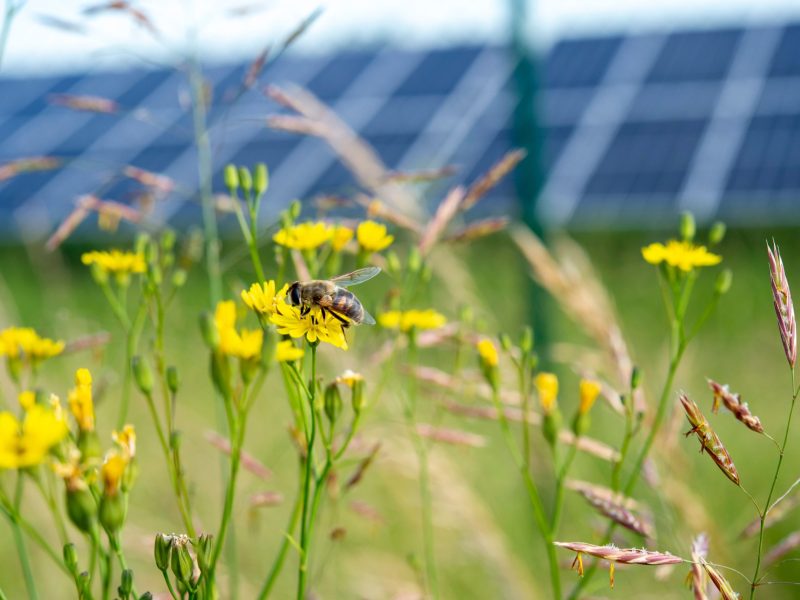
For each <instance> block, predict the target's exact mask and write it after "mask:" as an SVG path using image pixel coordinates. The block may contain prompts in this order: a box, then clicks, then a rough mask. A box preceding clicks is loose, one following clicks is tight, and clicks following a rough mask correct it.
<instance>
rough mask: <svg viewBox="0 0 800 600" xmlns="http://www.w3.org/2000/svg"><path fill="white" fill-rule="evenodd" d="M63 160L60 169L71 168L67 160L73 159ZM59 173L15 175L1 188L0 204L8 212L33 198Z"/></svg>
mask: <svg viewBox="0 0 800 600" xmlns="http://www.w3.org/2000/svg"><path fill="white" fill-rule="evenodd" d="M64 158H65V162H66V164H65V165H64V166H63V167H62V168H63V169H66V168H71V166H70V165H69V160H70V159H71V158H73V157H64ZM59 171H60V170H58V169H57V170H53V171H34V172H30V173H22V174H20V175H17V176H16V177H14V178H13V179H11V180H9V181H8V182H7V183H6V185H5V187H3V188H2V197H3V201H2V203H1V204H4V205H5V208H8V209H9V210H13V209H15V208H16V207H18V206H21V205H22V204H24V203H25V202H26V201H28V200H30V199H31V198H32V197H34V196H35V195H36V194H37V193H38V192H39V190H41V189H42V188H43V187H44V186H45V185H46V184H47V183H48V182H49V181H51V179H52V178H53V177H55V176H56V175H58V173H59Z"/></svg>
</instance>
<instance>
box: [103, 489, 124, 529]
mask: <svg viewBox="0 0 800 600" xmlns="http://www.w3.org/2000/svg"><path fill="white" fill-rule="evenodd" d="M97 514H98V516H99V518H100V525H102V526H103V529H105V530H106V532H108V533H109V534H111V535H114V534H115V533H117V532H118V531H119V530H120V529H122V526H123V525H124V524H125V518H126V517H127V516H128V494H123V493H118V494H103V496H102V498H100V508H99V510H98V513H97Z"/></svg>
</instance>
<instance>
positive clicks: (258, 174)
mask: <svg viewBox="0 0 800 600" xmlns="http://www.w3.org/2000/svg"><path fill="white" fill-rule="evenodd" d="M268 187H269V171H268V170H267V165H265V164H264V163H258V164H257V165H256V170H255V173H254V177H253V188H254V189H255V192H256V194H257V195H259V196H261V195H262V194H263V193H264V192H266V191H267V188H268Z"/></svg>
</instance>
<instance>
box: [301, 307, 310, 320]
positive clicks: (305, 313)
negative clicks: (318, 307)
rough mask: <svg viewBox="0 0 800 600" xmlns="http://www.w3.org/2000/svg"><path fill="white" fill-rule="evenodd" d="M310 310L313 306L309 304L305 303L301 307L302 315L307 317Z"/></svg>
mask: <svg viewBox="0 0 800 600" xmlns="http://www.w3.org/2000/svg"><path fill="white" fill-rule="evenodd" d="M310 310H311V307H310V306H309V305H308V304H303V306H301V307H300V316H301V317H305V316H306V315H307V314H308V311H310Z"/></svg>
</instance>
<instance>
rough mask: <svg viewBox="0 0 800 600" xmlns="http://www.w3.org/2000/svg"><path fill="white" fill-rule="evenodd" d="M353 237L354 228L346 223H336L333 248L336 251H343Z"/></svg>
mask: <svg viewBox="0 0 800 600" xmlns="http://www.w3.org/2000/svg"><path fill="white" fill-rule="evenodd" d="M352 239H353V230H352V229H350V228H349V227H346V226H345V225H336V226H335V227H334V228H333V233H332V234H331V248H333V251H334V252H341V251H342V249H343V248H344V247H345V246H346V245H347V242H349V241H350V240H352Z"/></svg>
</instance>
